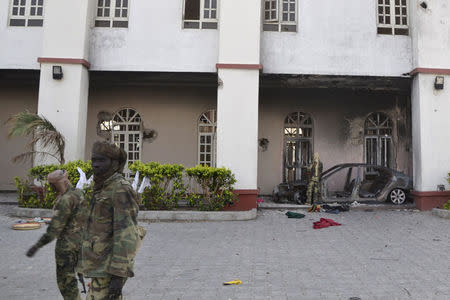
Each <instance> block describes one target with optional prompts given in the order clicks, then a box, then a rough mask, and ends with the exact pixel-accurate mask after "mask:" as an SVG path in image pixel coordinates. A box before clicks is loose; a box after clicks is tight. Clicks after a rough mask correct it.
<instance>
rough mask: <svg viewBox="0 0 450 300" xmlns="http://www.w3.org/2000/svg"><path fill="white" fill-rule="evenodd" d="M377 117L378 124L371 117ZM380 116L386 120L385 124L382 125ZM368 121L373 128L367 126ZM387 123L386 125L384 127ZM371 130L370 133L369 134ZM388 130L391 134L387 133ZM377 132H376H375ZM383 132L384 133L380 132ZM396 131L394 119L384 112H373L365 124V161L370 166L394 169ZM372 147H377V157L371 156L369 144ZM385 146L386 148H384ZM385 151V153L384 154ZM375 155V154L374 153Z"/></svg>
mask: <svg viewBox="0 0 450 300" xmlns="http://www.w3.org/2000/svg"><path fill="white" fill-rule="evenodd" d="M373 116H377V119H376V120H375V121H376V122H373V120H374V119H373V118H372V119H371V117H373ZM380 116H382V117H383V118H385V120H384V122H382V123H381V124H380V118H379V117H380ZM368 121H370V122H371V123H372V124H373V126H369V127H368V126H367V123H368ZM384 123H386V125H384ZM367 130H370V131H371V132H370V133H367ZM387 130H389V131H390V132H389V133H387ZM373 131H376V132H373ZM380 131H382V132H380ZM393 131H394V123H393V122H392V119H391V118H390V117H389V115H387V114H386V113H383V112H373V113H371V114H369V115H368V116H367V118H366V120H365V122H364V161H365V162H366V163H368V164H374V165H379V166H383V167H387V168H393V163H394V159H393V157H394V141H393V138H392V132H393ZM369 141H371V142H370V144H371V145H372V146H371V147H370V148H372V150H373V148H374V147H375V149H374V150H375V152H376V153H375V155H376V157H375V158H374V157H373V155H369V149H368V148H369V147H368V143H369ZM383 145H384V148H383ZM383 149H384V153H382V152H383ZM372 154H373V153H372Z"/></svg>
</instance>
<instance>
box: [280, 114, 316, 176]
mask: <svg viewBox="0 0 450 300" xmlns="http://www.w3.org/2000/svg"><path fill="white" fill-rule="evenodd" d="M283 134H284V151H283V153H284V154H283V156H284V157H283V182H287V183H291V182H295V181H300V180H302V179H304V178H305V176H306V167H307V166H308V164H310V163H311V161H312V157H313V155H312V151H313V121H312V118H311V115H309V114H307V113H303V112H293V113H290V114H289V115H287V117H286V118H285V119H284V131H283Z"/></svg>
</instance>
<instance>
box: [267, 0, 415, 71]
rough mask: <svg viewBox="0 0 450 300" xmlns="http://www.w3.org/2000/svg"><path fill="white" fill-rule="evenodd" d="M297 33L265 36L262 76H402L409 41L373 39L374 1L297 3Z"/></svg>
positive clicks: (408, 64)
mask: <svg viewBox="0 0 450 300" xmlns="http://www.w3.org/2000/svg"><path fill="white" fill-rule="evenodd" d="M298 3H299V5H298V27H297V32H296V33H295V32H267V31H266V32H264V33H263V36H262V41H261V44H262V49H261V62H262V64H263V67H264V72H265V73H285V74H331V75H373V76H375V75H377V76H401V74H403V73H407V72H409V71H411V68H412V63H411V60H412V58H411V56H412V53H411V39H410V37H409V36H390V35H377V19H376V16H377V15H376V1H373V0H346V1H336V0H321V1H317V0H299V1H298Z"/></svg>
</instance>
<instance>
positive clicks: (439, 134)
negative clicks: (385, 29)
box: [410, 0, 450, 192]
mask: <svg viewBox="0 0 450 300" xmlns="http://www.w3.org/2000/svg"><path fill="white" fill-rule="evenodd" d="M427 4H428V8H427V9H423V8H422V7H420V6H419V5H418V4H416V3H415V2H411V7H410V13H411V18H410V20H411V38H412V46H413V47H412V49H413V63H414V69H415V70H416V74H415V75H414V79H413V84H412V93H411V110H412V139H413V166H414V189H415V190H416V191H421V192H422V191H423V192H426V191H436V190H437V185H441V184H443V185H445V186H446V189H447V190H448V189H450V186H449V184H448V181H447V176H448V175H447V174H448V173H449V172H450V154H449V153H450V152H449V149H450V133H449V129H450V118H449V113H450V55H449V53H450V36H449V35H448V26H449V24H448V21H449V18H448V16H449V15H450V5H448V1H447V0H429V1H427ZM436 76H444V80H445V84H444V89H435V87H434V81H435V78H436Z"/></svg>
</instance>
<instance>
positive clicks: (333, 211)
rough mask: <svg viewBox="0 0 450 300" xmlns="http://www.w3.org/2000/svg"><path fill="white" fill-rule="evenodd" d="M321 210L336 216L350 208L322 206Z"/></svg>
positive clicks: (342, 205) (336, 205)
mask: <svg viewBox="0 0 450 300" xmlns="http://www.w3.org/2000/svg"><path fill="white" fill-rule="evenodd" d="M322 209H323V210H324V211H325V212H327V213H330V214H338V213H340V212H343V211H349V210H350V206H349V205H347V204H324V205H322Z"/></svg>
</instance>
